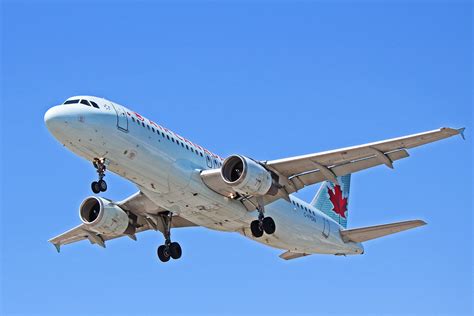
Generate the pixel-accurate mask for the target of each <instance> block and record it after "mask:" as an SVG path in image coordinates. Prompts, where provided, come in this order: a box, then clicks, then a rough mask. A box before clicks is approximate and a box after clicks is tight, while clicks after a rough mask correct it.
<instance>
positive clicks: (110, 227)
mask: <svg viewBox="0 0 474 316" xmlns="http://www.w3.org/2000/svg"><path fill="white" fill-rule="evenodd" d="M79 217H80V218H81V221H82V222H83V223H84V224H85V225H86V226H87V227H88V229H90V230H91V231H94V232H96V233H99V234H104V235H114V236H116V235H121V234H133V232H134V229H133V226H132V225H130V220H129V216H128V214H127V213H125V211H124V210H122V209H121V208H120V207H119V206H118V205H116V204H115V203H113V202H111V201H109V200H106V199H104V198H101V197H96V196H91V197H88V198H86V199H85V200H84V201H83V202H82V204H81V206H80V208H79Z"/></svg>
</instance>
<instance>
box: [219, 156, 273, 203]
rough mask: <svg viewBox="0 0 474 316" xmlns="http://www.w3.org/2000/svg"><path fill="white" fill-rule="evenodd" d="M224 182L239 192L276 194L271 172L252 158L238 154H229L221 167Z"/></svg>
mask: <svg viewBox="0 0 474 316" xmlns="http://www.w3.org/2000/svg"><path fill="white" fill-rule="evenodd" d="M221 176H222V179H223V180H224V182H225V183H227V184H228V185H230V186H232V188H233V189H234V190H235V191H236V192H238V193H241V194H247V195H265V194H272V195H274V194H276V192H277V191H278V189H277V188H276V186H274V185H273V179H272V175H271V173H270V172H269V171H268V170H267V169H265V168H264V167H263V166H262V165H260V164H259V163H257V162H255V161H254V160H252V159H250V158H247V157H244V156H240V155H233V156H229V157H228V158H227V159H226V160H224V163H223V165H222V168H221Z"/></svg>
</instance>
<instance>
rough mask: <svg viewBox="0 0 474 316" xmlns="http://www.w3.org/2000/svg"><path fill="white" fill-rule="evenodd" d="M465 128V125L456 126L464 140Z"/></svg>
mask: <svg viewBox="0 0 474 316" xmlns="http://www.w3.org/2000/svg"><path fill="white" fill-rule="evenodd" d="M465 129H466V128H465V127H461V128H458V132H459V134H461V137H462V139H464V140H466V136H464V130H465Z"/></svg>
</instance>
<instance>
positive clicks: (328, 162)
mask: <svg viewBox="0 0 474 316" xmlns="http://www.w3.org/2000/svg"><path fill="white" fill-rule="evenodd" d="M462 130H463V129H453V128H448V127H443V128H440V129H437V130H433V131H429V132H424V133H418V134H413V135H408V136H404V137H398V138H392V139H388V140H383V141H378V142H374V143H368V144H364V145H359V146H353V147H346V148H341V149H336V150H331V151H326V152H321V153H316V154H309V155H303V156H297V157H291V158H284V159H278V160H273V161H268V162H267V163H266V165H267V166H268V167H270V168H272V169H273V170H275V171H277V172H278V173H279V174H282V175H286V176H288V177H290V176H292V175H296V174H300V173H303V172H307V171H308V170H315V169H318V165H323V166H325V167H329V166H337V165H340V164H345V163H347V162H348V161H355V160H359V159H363V158H367V157H371V156H374V155H377V154H387V153H389V152H392V151H395V150H399V149H409V148H413V147H417V146H421V145H424V144H427V143H431V142H434V141H438V140H441V139H444V138H448V137H451V136H454V135H458V134H460V133H461V132H462Z"/></svg>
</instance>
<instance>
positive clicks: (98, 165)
mask: <svg viewBox="0 0 474 316" xmlns="http://www.w3.org/2000/svg"><path fill="white" fill-rule="evenodd" d="M92 164H93V165H94V168H95V169H96V170H97V174H98V175H99V181H94V182H92V183H91V189H92V192H94V193H95V194H97V193H99V192H105V191H107V182H105V180H104V177H105V170H106V169H107V168H106V167H105V159H104V158H100V159H98V158H95V159H94V161H93V162H92Z"/></svg>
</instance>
